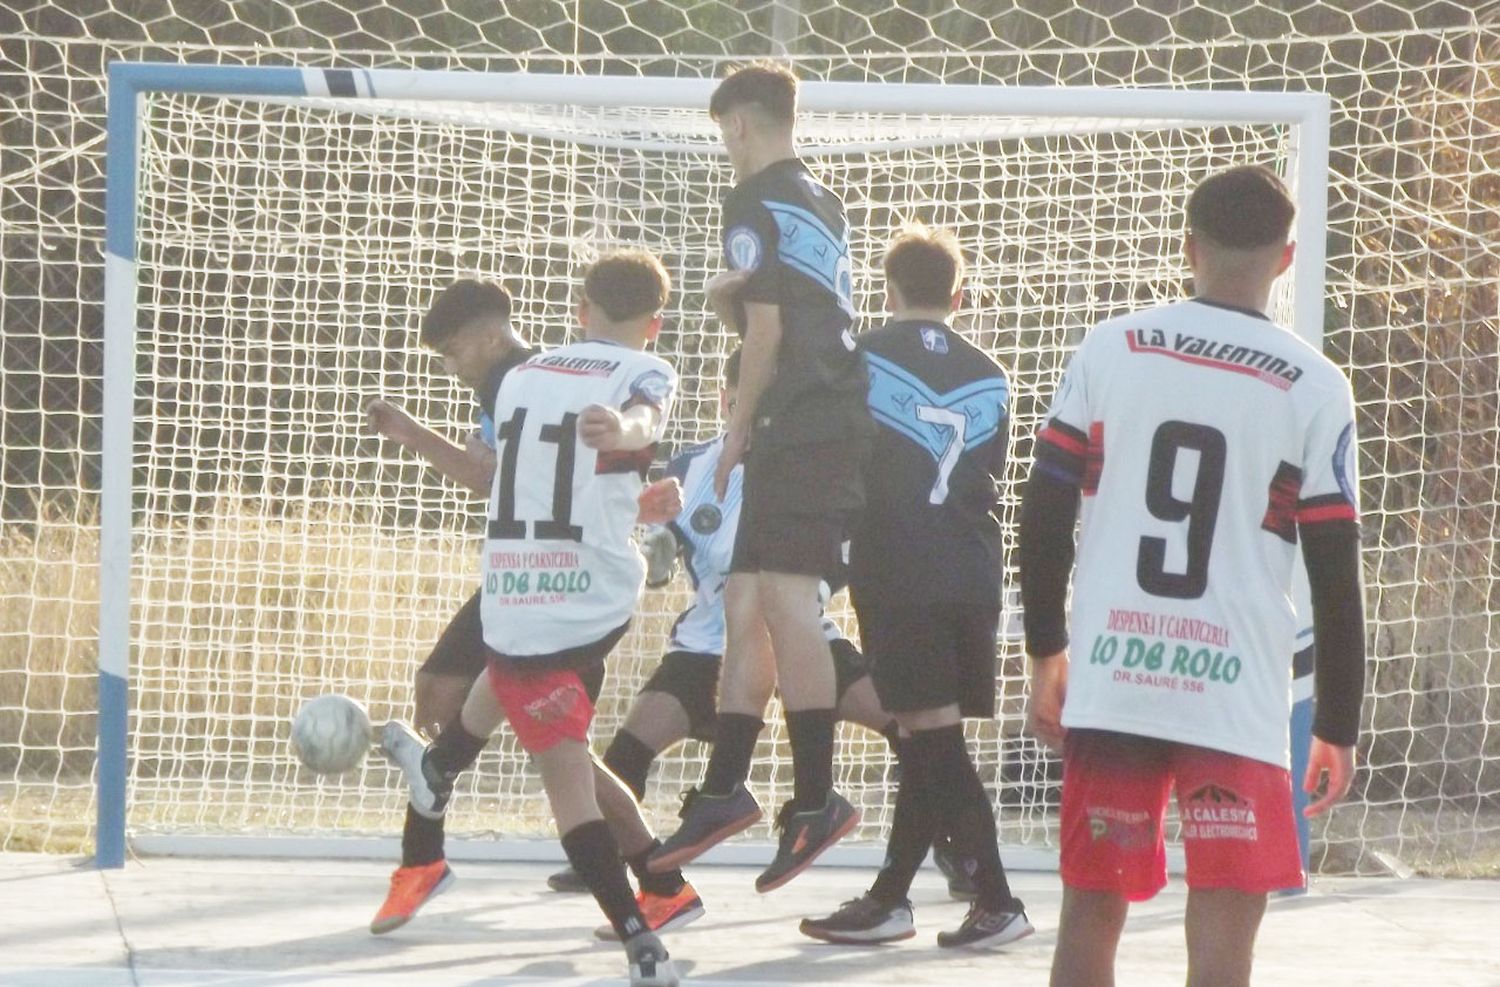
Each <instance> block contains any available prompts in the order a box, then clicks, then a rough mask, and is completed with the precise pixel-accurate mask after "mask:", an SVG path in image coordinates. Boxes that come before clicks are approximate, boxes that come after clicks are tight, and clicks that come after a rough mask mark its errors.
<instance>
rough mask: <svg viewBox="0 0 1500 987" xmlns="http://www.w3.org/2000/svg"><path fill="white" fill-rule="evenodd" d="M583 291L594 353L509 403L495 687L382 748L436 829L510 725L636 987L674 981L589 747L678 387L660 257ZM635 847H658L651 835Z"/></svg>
mask: <svg viewBox="0 0 1500 987" xmlns="http://www.w3.org/2000/svg"><path fill="white" fill-rule="evenodd" d="M584 284H585V291H584V295H583V299H582V301H581V302H580V304H579V308H578V321H579V324H580V325H581V326H582V327H583V329H584V335H585V339H584V341H583V342H580V343H574V344H572V345H569V346H564V347H561V348H559V349H556V350H553V351H551V352H550V353H545V354H539V355H536V356H533V357H532V358H530V359H528V360H527V361H526V362H524V363H523V364H521V365H520V366H519V367H517V368H515V369H514V370H513V371H512V372H511V373H510V374H508V375H507V376H506V377H505V379H504V380H503V381H502V382H501V384H500V387H499V392H498V394H497V395H496V397H495V403H494V407H495V418H496V422H497V424H496V428H495V435H496V439H497V444H498V446H499V449H500V451H499V456H498V459H499V467H498V469H497V470H496V471H495V477H494V483H493V485H492V488H491V493H490V510H489V523H488V527H487V538H486V543H485V550H484V554H483V565H482V571H483V590H482V597H481V603H480V615H481V619H482V622H483V633H484V643H485V645H486V650H487V654H488V668H487V674H485V675H484V676H482V677H481V678H480V679H478V680H476V681H475V683H474V686H473V688H472V689H471V690H470V692H469V694H468V697H467V699H466V700H465V702H464V705H463V709H462V711H461V713H460V715H459V716H458V717H457V718H455V719H454V721H453V722H451V723H449V724H447V725H446V726H445V727H444V729H443V730H442V732H441V733H440V734H438V737H437V740H436V741H434V742H433V743H432V744H431V745H430V746H429V747H427V748H426V749H425V750H424V748H423V747H422V745H421V743H420V741H419V740H418V739H417V737H416V736H415V735H414V734H413V733H411V732H410V731H409V730H405V729H403V728H402V727H401V725H400V724H399V723H393V724H391V725H388V727H387V730H386V732H385V735H384V737H383V739H382V746H383V747H384V748H385V750H386V751H387V753H388V754H389V755H390V756H391V758H392V759H393V760H394V761H395V762H396V763H397V764H398V765H399V766H400V767H401V770H402V774H403V775H405V777H406V780H407V784H408V786H409V789H410V796H411V807H412V809H413V810H414V811H415V812H416V813H418V814H419V815H422V816H426V817H428V818H433V819H435V818H439V817H441V816H442V814H443V812H444V811H445V810H446V808H447V805H448V800H449V798H450V796H451V794H452V791H453V782H454V779H455V778H457V776H458V775H459V774H460V773H461V772H462V771H463V770H464V769H466V768H467V767H468V766H469V765H471V764H473V763H474V760H475V759H476V758H477V757H478V755H479V752H480V750H481V749H482V748H483V747H484V744H485V742H486V741H487V740H488V739H489V736H490V734H491V733H492V732H493V731H494V729H495V728H496V727H497V726H498V725H499V723H500V721H501V719H505V720H508V721H509V723H510V725H511V727H512V729H513V730H514V732H515V734H516V738H517V740H518V741H519V742H520V743H521V746H522V747H523V748H524V749H525V750H527V751H528V752H529V753H530V754H531V755H532V758H533V761H534V763H535V764H536V766H537V769H538V771H539V772H540V774H541V777H542V784H543V787H544V788H545V789H546V792H547V797H548V800H549V802H550V803H551V806H552V812H553V816H554V817H555V818H556V820H557V826H558V831H559V833H560V834H561V837H562V844H563V849H564V851H565V852H566V853H567V855H568V859H569V861H570V862H571V863H572V865H573V867H574V869H575V870H577V872H578V873H579V874H580V875H581V876H582V877H583V879H584V881H585V883H586V884H588V886H589V889H590V890H591V891H592V892H593V894H594V897H595V899H596V900H597V901H598V902H599V905H600V908H601V909H602V910H603V911H604V914H605V916H606V917H607V918H608V919H609V921H610V923H611V925H612V926H613V928H614V930H615V932H616V934H617V936H618V937H619V939H620V940H621V941H623V942H624V944H625V951H626V955H627V957H628V961H629V965H630V978H631V983H632V984H634V985H639V987H647V985H651V987H655V985H675V984H676V983H677V975H676V973H675V972H674V971H673V968H672V964H671V961H670V960H669V959H668V957H667V952H666V950H665V949H664V948H663V947H662V944H661V940H660V939H658V938H657V937H656V935H655V933H653V932H651V931H650V929H649V928H648V927H647V925H646V922H645V919H644V918H643V917H642V915H641V911H640V908H639V905H638V904H637V901H636V897H635V895H634V893H633V892H632V890H631V887H630V882H629V880H628V879H627V878H626V875H625V868H624V865H623V864H622V863H621V860H620V850H621V845H620V843H619V842H617V840H616V837H615V835H614V834H613V833H612V832H611V829H610V827H609V825H608V824H606V823H605V821H604V816H603V813H602V812H601V811H600V808H599V794H600V793H598V792H597V791H596V784H598V783H599V782H601V781H602V782H604V783H605V784H610V783H613V784H614V785H618V782H617V781H614V779H613V777H612V776H610V775H609V774H608V773H607V772H600V773H599V776H598V777H597V778H596V772H595V764H594V761H593V759H592V757H591V755H590V754H589V748H588V731H589V726H590V724H591V723H592V720H593V714H594V703H595V701H596V700H597V698H598V695H599V689H600V685H601V683H602V681H603V677H604V660H605V658H606V656H607V655H608V654H609V652H610V651H611V650H612V649H613V648H614V646H615V644H617V643H618V642H619V640H620V638H621V637H623V636H624V634H625V631H626V628H627V627H628V625H629V623H630V617H631V615H632V614H633V613H634V610H635V607H636V603H637V601H638V599H639V596H640V590H641V585H642V582H643V580H644V577H645V563H644V562H643V561H642V559H641V556H640V553H639V552H638V551H637V550H636V548H635V546H634V545H633V543H632V541H631V533H632V531H633V529H634V526H635V522H636V515H637V504H636V500H637V498H638V497H639V495H640V493H641V491H642V487H643V485H644V480H645V475H646V470H647V468H648V467H649V466H650V463H651V457H652V452H653V450H654V449H655V445H656V442H657V441H658V440H659V439H660V437H661V433H662V431H663V429H664V428H665V424H666V419H667V415H668V412H669V409H670V407H671V401H672V396H673V392H674V390H675V388H676V374H675V373H674V372H673V370H672V368H671V367H670V366H669V365H668V364H667V363H666V362H665V361H663V360H661V359H659V358H657V357H654V356H649V355H647V354H646V353H644V352H642V351H643V350H644V349H645V347H646V345H647V343H648V342H649V341H650V340H652V339H654V338H655V336H656V334H657V332H658V331H659V330H660V328H661V321H662V320H661V309H662V307H663V305H664V304H665V302H666V298H667V293H668V291H669V286H670V281H669V279H668V277H667V273H666V271H665V270H664V269H663V268H662V266H661V263H660V261H658V260H657V259H656V258H655V257H654V256H652V255H651V254H649V253H646V252H644V251H629V252H624V253H617V254H612V255H609V256H606V257H604V258H601V259H600V260H599V261H597V262H596V263H595V264H594V265H593V266H592V267H591V268H590V269H589V271H588V273H587V275H586V276H585V279H584ZM623 797H624V798H626V799H628V798H629V796H628V794H625V795H624V796H623ZM636 836H637V837H638V839H639V841H640V842H641V843H642V844H644V845H645V846H650V845H652V843H653V841H652V837H651V835H650V832H649V830H647V829H646V828H645V826H644V824H643V823H639V825H638V833H637V834H636ZM627 852H630V849H629V848H627Z"/></svg>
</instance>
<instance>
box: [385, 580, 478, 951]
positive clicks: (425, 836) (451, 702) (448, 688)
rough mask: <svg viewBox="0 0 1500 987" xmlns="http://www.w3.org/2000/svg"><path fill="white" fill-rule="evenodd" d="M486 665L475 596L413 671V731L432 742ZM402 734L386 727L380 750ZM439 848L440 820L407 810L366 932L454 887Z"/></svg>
mask: <svg viewBox="0 0 1500 987" xmlns="http://www.w3.org/2000/svg"><path fill="white" fill-rule="evenodd" d="M486 661H487V658H486V650H485V647H484V637H483V631H482V629H481V626H480V618H479V594H478V593H477V592H476V593H475V594H474V595H473V596H471V597H470V598H469V600H468V601H467V602H466V603H465V604H464V605H463V606H462V607H460V608H459V610H458V611H457V612H456V613H455V614H454V615H453V619H452V620H450V621H449V622H448V626H447V627H446V628H444V629H443V633H442V634H441V635H440V636H439V637H438V640H437V643H436V644H435V645H434V646H433V649H432V652H431V653H430V654H429V655H428V656H427V659H426V661H424V662H423V663H422V667H421V668H420V669H418V670H417V675H416V682H415V700H416V710H415V714H414V718H413V722H414V723H415V724H416V725H417V728H418V729H419V730H421V731H422V732H424V733H426V734H427V736H428V737H436V736H437V735H438V734H439V733H440V732H441V730H442V726H443V724H446V723H450V722H452V721H453V719H454V718H455V717H457V716H458V714H459V710H460V709H462V708H463V704H464V701H465V700H466V699H467V698H468V694H469V690H470V689H471V688H472V687H473V684H474V680H475V679H476V678H478V677H479V676H480V675H481V674H482V673H483V672H484V669H485V664H486ZM405 733H409V731H406V729H405V727H404V726H403V725H402V724H400V723H396V722H393V723H387V724H386V728H385V731H384V734H383V736H382V747H390V746H394V745H398V744H400V743H403V742H406V743H410V742H411V738H407V737H403V734H405ZM418 743H420V742H419V741H418ZM443 843H444V831H443V817H442V816H438V817H437V818H435V819H434V818H429V817H428V816H424V815H422V814H421V813H419V812H417V811H416V809H415V808H413V807H412V806H411V805H410V804H408V806H407V809H406V819H405V821H404V823H403V824H402V828H401V865H400V866H399V867H398V868H397V869H396V871H395V873H393V874H392V875H391V884H390V889H389V891H388V892H387V895H386V899H385V901H384V903H382V905H381V907H380V910H379V911H378V912H376V914H375V918H374V919H373V920H372V921H371V923H370V931H371V932H373V933H375V934H376V935H379V934H382V933H385V932H390V931H391V930H393V929H396V928H399V927H400V926H402V925H404V924H405V923H406V922H408V921H410V919H411V917H412V916H413V915H415V914H416V912H417V910H418V909H419V908H421V907H422V905H424V904H425V903H426V902H427V901H428V900H429V899H431V898H432V897H433V896H434V895H437V894H439V893H441V892H442V891H444V890H446V889H447V888H448V887H449V886H450V885H451V884H452V883H453V872H452V870H450V869H449V867H448V864H447V861H446V859H445V854H444V847H443Z"/></svg>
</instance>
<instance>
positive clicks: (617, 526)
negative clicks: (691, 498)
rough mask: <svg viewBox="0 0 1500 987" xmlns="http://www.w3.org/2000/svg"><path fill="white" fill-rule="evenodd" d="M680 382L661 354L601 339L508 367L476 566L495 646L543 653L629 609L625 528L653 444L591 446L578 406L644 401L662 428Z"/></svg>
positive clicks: (605, 626)
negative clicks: (631, 448)
mask: <svg viewBox="0 0 1500 987" xmlns="http://www.w3.org/2000/svg"><path fill="white" fill-rule="evenodd" d="M676 386H677V375H676V373H675V372H674V371H673V370H672V368H671V366H670V365H668V364H667V363H666V362H665V361H664V360H661V359H659V358H658V357H655V356H651V355H650V354H647V353H642V352H640V351H639V350H633V349H630V348H627V347H624V346H619V345H616V344H613V343H608V342H603V341H597V340H592V341H588V342H583V343H574V344H573V345H571V346H564V347H562V348H560V349H555V350H552V351H551V352H548V353H542V354H538V355H536V356H533V357H531V358H530V359H529V360H527V361H526V362H525V363H523V364H521V365H520V366H519V367H517V368H516V369H515V370H512V371H511V372H510V373H509V374H507V375H506V376H505V379H504V380H503V381H502V382H501V384H500V390H499V395H498V396H497V398H496V400H495V416H494V417H495V439H496V449H497V453H498V460H499V461H498V465H497V468H496V470H495V479H494V483H493V485H492V487H491V490H490V507H489V519H488V525H487V534H486V539H485V545H484V558H483V562H482V565H481V578H482V588H483V593H482V596H481V605H480V613H481V616H482V618H483V623H484V640H485V643H486V644H488V645H489V646H490V647H491V648H493V649H494V650H496V651H498V652H499V653H500V654H502V655H505V656H507V657H509V658H513V659H517V660H524V659H526V658H547V657H551V656H555V655H557V653H558V652H561V651H564V650H567V649H570V648H576V647H580V646H582V645H586V644H591V643H593V642H595V641H598V640H600V639H601V638H604V637H606V636H607V635H608V634H609V633H610V632H612V631H614V630H616V629H617V628H620V627H621V626H623V625H624V624H625V622H626V621H628V620H629V619H630V616H631V614H632V613H633V612H634V611H635V607H636V601H637V599H638V598H639V596H640V592H641V586H642V584H643V583H644V581H645V576H646V567H645V562H644V560H642V558H641V555H640V552H639V551H638V550H637V549H636V547H635V545H634V543H633V542H632V541H631V534H632V532H633V531H634V529H635V519H636V513H637V504H636V499H637V498H638V497H639V496H640V492H641V488H642V486H643V484H644V482H645V476H646V470H647V469H648V468H649V467H650V465H651V457H652V453H653V449H652V447H649V446H648V447H647V448H645V449H642V450H639V451H635V452H614V453H609V452H597V451H596V450H594V449H590V448H589V447H588V446H586V445H584V444H583V442H582V441H581V440H580V439H579V438H578V416H579V414H580V413H581V412H582V411H583V410H584V409H585V408H587V407H588V406H589V405H594V404H598V405H603V406H605V407H609V408H615V409H618V410H625V409H628V408H631V407H633V406H635V405H637V404H641V403H647V404H650V405H652V406H654V407H656V408H659V409H660V410H661V413H662V415H661V420H662V426H661V427H662V428H665V425H666V420H667V414H668V412H669V411H670V405H671V400H672V394H673V392H674V391H675V389H676ZM657 439H660V433H658V435H657Z"/></svg>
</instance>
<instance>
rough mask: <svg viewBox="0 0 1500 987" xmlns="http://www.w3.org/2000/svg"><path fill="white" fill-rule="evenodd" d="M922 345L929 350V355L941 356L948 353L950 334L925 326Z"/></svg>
mask: <svg viewBox="0 0 1500 987" xmlns="http://www.w3.org/2000/svg"><path fill="white" fill-rule="evenodd" d="M922 345H923V346H924V347H926V348H927V351H928V352H929V353H936V354H938V355H939V356H941V355H942V354H944V353H947V352H948V334H947V333H945V332H943V331H942V330H941V329H934V328H933V327H931V326H924V327H923V328H922Z"/></svg>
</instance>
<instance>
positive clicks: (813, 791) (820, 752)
mask: <svg viewBox="0 0 1500 987" xmlns="http://www.w3.org/2000/svg"><path fill="white" fill-rule="evenodd" d="M834 716H835V713H834V711H833V710H831V709H801V710H798V711H797V712H795V713H787V714H786V732H787V738H788V739H789V740H790V741H791V742H792V802H793V803H794V804H795V805H796V806H797V808H796V809H795V810H794V811H796V812H811V811H813V810H815V809H821V808H822V807H823V804H824V803H825V802H827V801H828V793H829V792H832V791H833V725H834V722H835V720H834Z"/></svg>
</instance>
